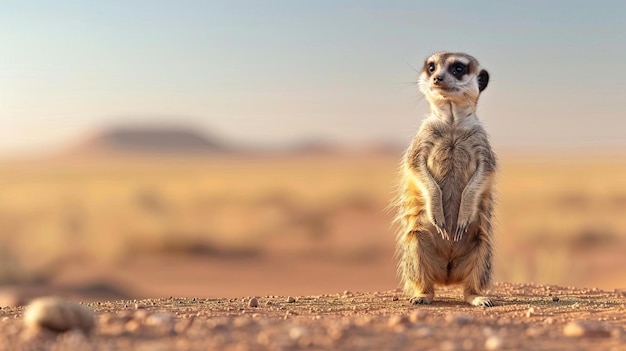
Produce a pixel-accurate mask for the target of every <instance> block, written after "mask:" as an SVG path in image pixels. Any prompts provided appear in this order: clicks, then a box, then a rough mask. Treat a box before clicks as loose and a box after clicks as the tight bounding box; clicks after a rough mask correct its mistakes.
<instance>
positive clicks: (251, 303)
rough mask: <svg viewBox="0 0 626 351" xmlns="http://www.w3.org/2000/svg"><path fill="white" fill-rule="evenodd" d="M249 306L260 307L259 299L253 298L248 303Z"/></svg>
mask: <svg viewBox="0 0 626 351" xmlns="http://www.w3.org/2000/svg"><path fill="white" fill-rule="evenodd" d="M248 306H249V307H259V299H257V298H256V297H253V298H251V299H250V301H248Z"/></svg>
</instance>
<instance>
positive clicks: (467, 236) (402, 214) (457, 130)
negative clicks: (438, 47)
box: [397, 53, 496, 306]
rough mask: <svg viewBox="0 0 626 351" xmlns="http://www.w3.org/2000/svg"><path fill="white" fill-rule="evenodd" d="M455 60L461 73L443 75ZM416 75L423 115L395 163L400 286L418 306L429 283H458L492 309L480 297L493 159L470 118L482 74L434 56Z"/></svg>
mask: <svg viewBox="0 0 626 351" xmlns="http://www.w3.org/2000/svg"><path fill="white" fill-rule="evenodd" d="M459 62H461V63H465V66H466V67H467V70H466V73H465V74H463V75H462V76H461V75H460V74H459V75H457V74H456V73H455V74H452V73H451V72H452V71H453V68H454V65H458V64H459ZM431 63H433V64H432V65H431ZM429 65H430V66H433V65H434V67H435V68H434V71H433V72H430V70H429ZM450 65H453V66H450ZM450 67H452V68H450ZM431 68H432V67H431ZM435 76H437V77H438V78H437V79H436V80H435V78H434V77H435ZM479 76H481V77H482V78H479ZM485 76H486V78H484V77H485ZM419 79H420V80H419V86H420V90H421V91H422V93H424V95H425V96H426V98H427V99H428V101H429V103H430V107H431V112H430V114H429V115H428V117H427V118H426V119H425V120H424V121H423V123H422V125H421V127H420V129H419V131H418V133H417V135H416V136H415V137H414V139H413V141H412V143H411V145H410V146H409V148H408V150H407V151H406V153H405V156H404V158H403V162H402V170H401V182H400V189H399V196H398V199H397V208H398V215H397V220H398V221H399V222H400V232H399V233H398V237H397V251H398V256H399V259H400V261H399V265H398V271H399V273H400V276H401V278H402V282H403V284H404V290H405V292H406V293H407V294H408V295H409V296H410V297H411V302H413V303H416V304H421V303H430V302H431V301H432V300H433V297H434V289H435V285H437V284H441V285H449V284H461V285H462V286H463V288H464V291H463V292H464V294H463V295H464V299H465V301H467V302H468V303H470V304H473V305H476V306H492V301H491V300H490V299H489V298H487V297H484V296H482V294H483V292H484V290H485V289H486V288H487V286H488V284H489V283H490V281H491V270H492V268H491V262H492V251H493V247H492V235H493V228H492V217H493V207H494V195H493V193H494V190H493V178H494V175H495V170H496V158H495V155H494V154H493V152H492V150H491V146H490V145H489V140H488V137H487V133H486V132H485V130H484V128H483V126H482V125H481V123H480V122H479V121H478V119H477V118H476V115H475V109H476V104H477V102H478V96H479V94H480V91H482V90H483V89H484V88H485V87H486V85H487V83H486V82H488V74H487V72H486V71H484V70H482V69H481V68H480V65H479V64H478V62H477V61H476V59H474V58H473V57H471V56H469V55H466V54H459V53H438V54H435V55H433V56H431V57H430V58H429V59H427V60H426V62H425V64H424V70H423V71H422V73H421V74H420V78H419ZM480 79H486V81H485V80H483V81H482V82H480V83H479V81H480ZM479 84H480V85H481V88H482V89H480V90H479ZM442 86H443V88H442Z"/></svg>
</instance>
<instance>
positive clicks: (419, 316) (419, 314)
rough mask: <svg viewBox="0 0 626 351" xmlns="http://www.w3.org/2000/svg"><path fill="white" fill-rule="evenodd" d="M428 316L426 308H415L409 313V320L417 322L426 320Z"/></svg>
mask: <svg viewBox="0 0 626 351" xmlns="http://www.w3.org/2000/svg"><path fill="white" fill-rule="evenodd" d="M426 316H428V312H426V311H425V310H414V311H412V312H411V314H409V320H410V321H411V322H412V323H416V322H418V321H421V320H424V319H425V318H426Z"/></svg>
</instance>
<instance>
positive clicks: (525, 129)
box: [0, 0, 626, 154]
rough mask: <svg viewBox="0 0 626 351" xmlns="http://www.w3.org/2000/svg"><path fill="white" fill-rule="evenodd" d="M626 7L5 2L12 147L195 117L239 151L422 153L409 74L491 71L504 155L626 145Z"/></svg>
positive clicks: (2, 131) (5, 93) (494, 116)
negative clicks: (463, 58) (379, 144)
mask: <svg viewBox="0 0 626 351" xmlns="http://www.w3.org/2000/svg"><path fill="white" fill-rule="evenodd" d="M625 18H626V2H624V1H584V2H582V1H478V0H473V1H458V2H456V1H451V0H447V1H339V0H334V1H320V0H316V1H295V0H294V1H270V0H265V1H255V0H254V1H253V0H246V1H221V2H214V1H183V0H181V1H161V0H151V1H147V0H146V1H133V0H124V1H118V0H110V1H90V0H82V1H78V0H73V1H62V0H51V1H47V0H45V1H36V0H33V1H18V0H16V1H12V0H1V1H0V153H5V154H6V153H11V152H16V151H37V150H46V149H50V148H51V147H57V146H58V145H60V143H61V144H63V143H65V144H67V143H70V142H72V141H73V140H76V139H77V138H80V137H81V135H83V134H84V133H87V132H90V131H93V130H95V129H97V128H100V127H102V126H107V125H111V124H132V123H144V122H145V123H147V122H157V123H168V122H170V123H172V121H179V122H180V123H189V124H191V125H193V126H194V127H195V128H202V129H204V130H206V131H208V132H212V133H214V134H217V135H219V136H221V137H223V138H224V139H226V140H232V141H233V142H244V143H272V144H275V145H277V144H284V143H289V142H293V141H295V140H299V139H302V138H305V139H315V138H324V139H329V140H336V141H339V142H345V143H352V142H367V141H381V140H388V141H396V142H399V143H407V142H408V140H409V138H410V137H411V135H412V134H413V133H414V132H415V130H416V128H417V126H418V125H419V122H420V120H421V119H422V117H423V115H424V114H425V113H426V111H427V105H426V103H425V101H424V100H419V98H418V93H417V87H416V86H415V85H411V84H407V83H410V82H414V81H415V80H416V76H417V73H416V72H415V71H414V70H413V68H411V65H412V66H414V67H420V66H421V64H422V61H423V59H424V58H425V57H426V56H428V55H429V54H431V53H433V52H435V51H440V50H455V51H456V50H461V51H466V52H468V53H470V54H472V55H474V56H475V57H477V58H478V59H479V61H480V62H481V64H482V65H483V66H484V67H485V68H487V70H489V72H490V74H491V82H490V85H489V87H488V88H487V90H486V91H485V92H484V93H483V95H482V97H481V101H480V107H479V110H478V115H479V117H480V118H481V119H483V121H484V122H485V124H486V125H487V127H488V130H489V132H490V134H491V136H492V140H493V142H494V144H495V146H496V147H501V148H508V147H523V146H544V145H550V146H568V147H571V146H573V147H579V146H588V145H592V146H598V147H613V148H615V147H616V146H618V147H622V148H625V149H626V20H625Z"/></svg>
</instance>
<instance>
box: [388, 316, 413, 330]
mask: <svg viewBox="0 0 626 351" xmlns="http://www.w3.org/2000/svg"><path fill="white" fill-rule="evenodd" d="M408 323H409V319H408V318H407V316H405V315H403V314H397V315H393V316H391V317H389V321H387V325H388V326H389V327H396V326H399V325H406V324H408Z"/></svg>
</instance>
